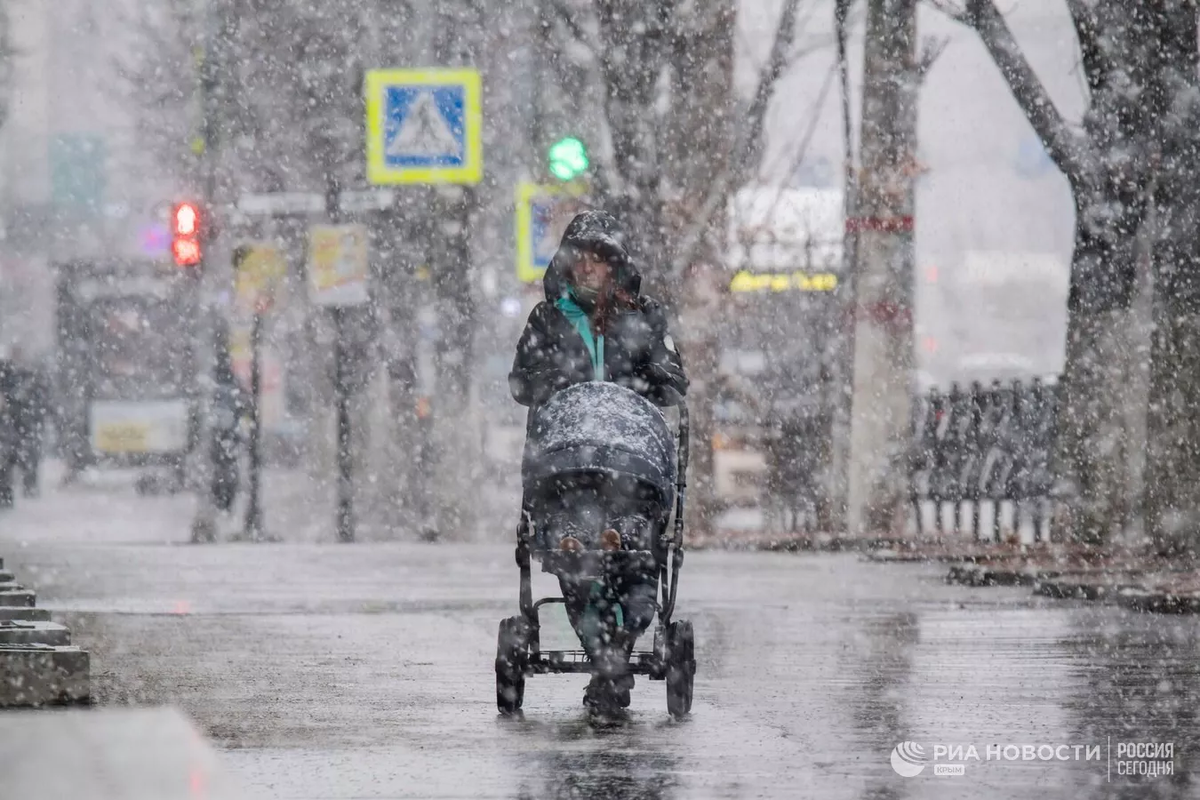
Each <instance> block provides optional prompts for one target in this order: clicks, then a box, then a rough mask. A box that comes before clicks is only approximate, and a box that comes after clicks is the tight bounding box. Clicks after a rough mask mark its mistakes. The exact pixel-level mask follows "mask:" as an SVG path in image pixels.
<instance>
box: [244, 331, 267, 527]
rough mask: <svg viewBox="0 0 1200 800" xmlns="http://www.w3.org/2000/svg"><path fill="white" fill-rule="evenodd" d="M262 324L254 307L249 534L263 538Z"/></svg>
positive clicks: (247, 514) (247, 505) (251, 367)
mask: <svg viewBox="0 0 1200 800" xmlns="http://www.w3.org/2000/svg"><path fill="white" fill-rule="evenodd" d="M262 326H263V310H262V309H261V308H257V307H256V308H255V309H254V322H253V324H252V327H251V328H250V403H251V406H250V441H249V442H248V447H249V450H250V453H249V455H250V476H249V477H250V496H249V497H248V498H246V522H245V536H246V538H247V539H249V540H250V541H259V540H261V539H262V538H263V520H262Z"/></svg>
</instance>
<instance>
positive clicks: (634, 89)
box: [541, 0, 811, 525]
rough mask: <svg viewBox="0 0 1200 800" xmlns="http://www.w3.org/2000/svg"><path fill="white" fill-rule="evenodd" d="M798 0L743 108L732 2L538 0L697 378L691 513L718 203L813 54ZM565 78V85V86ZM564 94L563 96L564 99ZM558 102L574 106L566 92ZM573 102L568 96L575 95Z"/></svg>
mask: <svg viewBox="0 0 1200 800" xmlns="http://www.w3.org/2000/svg"><path fill="white" fill-rule="evenodd" d="M800 7H801V3H800V0H785V2H784V4H783V7H782V10H781V12H780V17H779V22H778V25H777V28H776V31H775V36H774V38H773V42H772V47H771V52H770V55H769V57H768V59H767V61H766V63H764V64H763V65H762V67H761V70H760V73H759V79H758V83H757V86H756V89H755V92H754V94H753V96H752V99H751V101H750V103H749V105H748V106H744V105H743V104H741V103H739V101H738V98H737V97H736V94H735V92H734V90H733V49H734V42H733V37H734V31H735V29H736V25H735V20H736V4H735V3H734V2H733V0H707V2H697V3H685V2H680V1H679V0H654V1H653V2H638V1H637V0H543V2H542V7H541V8H542V14H543V17H544V20H545V25H546V26H547V27H548V28H549V29H550V30H551V31H552V36H551V42H550V45H551V46H550V50H551V60H552V67H553V68H552V70H551V71H552V72H553V73H554V74H555V75H556V76H558V80H559V82H560V83H561V84H562V86H561V88H562V89H563V91H562V93H561V94H562V95H569V96H574V97H577V96H578V95H579V94H580V91H579V87H580V85H581V84H582V85H583V86H584V87H586V88H585V89H584V91H583V92H582V94H583V95H584V96H585V97H590V98H592V99H594V100H596V101H597V102H596V103H595V106H594V107H593V108H586V107H581V106H580V105H578V104H576V105H574V108H573V115H574V117H575V118H576V119H579V118H583V119H586V124H587V129H588V130H591V131H594V132H595V136H596V139H597V140H598V147H597V148H596V149H597V153H596V156H597V158H596V160H597V162H598V168H597V182H598V184H599V190H600V194H601V196H602V197H604V198H605V199H606V200H607V202H608V203H609V204H610V205H611V207H613V209H614V210H616V211H617V213H618V214H619V215H620V216H621V217H622V218H623V219H624V220H625V222H626V224H628V225H629V226H630V228H631V229H632V230H631V234H632V236H631V239H632V242H633V244H634V246H635V250H636V251H637V252H636V253H635V255H636V256H637V257H638V258H639V259H640V260H641V261H643V262H644V263H647V264H649V265H651V266H652V269H651V270H648V273H649V274H648V275H647V284H648V286H650V287H651V289H652V291H654V292H656V293H657V294H659V295H660V296H661V297H662V298H663V299H664V300H665V301H666V302H667V304H668V306H670V307H671V308H672V309H673V311H674V312H675V314H676V315H677V317H678V321H679V323H680V331H679V339H680V342H681V352H683V355H684V358H685V360H686V362H687V367H688V371H689V376H690V377H691V379H692V382H693V389H692V391H691V393H690V402H689V408H690V409H691V411H692V415H693V426H694V435H693V442H695V443H696V448H695V450H694V453H693V461H692V464H693V466H692V470H691V472H692V477H691V480H692V481H693V483H694V484H695V485H697V486H698V487H699V490H698V491H696V492H694V493H693V497H696V498H700V500H701V502H698V503H696V504H694V505H693V507H692V510H693V512H695V513H694V514H693V522H694V523H697V524H700V525H704V524H707V522H708V521H709V519H710V512H711V511H713V510H715V508H713V507H711V506H710V507H705V504H704V502H703V500H706V499H707V500H711V499H712V497H713V494H714V493H713V492H712V491H711V486H712V452H711V442H712V433H713V428H712V419H711V412H712V405H713V398H714V396H715V391H716V378H717V356H718V346H717V341H718V338H717V337H718V336H719V334H720V329H721V326H722V325H721V314H722V313H723V312H724V309H725V308H726V306H727V303H726V302H725V300H724V295H725V294H726V293H727V291H728V287H727V285H726V284H725V281H723V280H722V276H723V270H722V269H721V268H720V267H721V265H722V261H723V258H724V249H725V240H724V237H725V231H726V228H725V216H724V214H725V209H726V206H727V204H728V200H729V197H730V196H731V195H732V193H733V192H734V191H735V190H736V188H737V185H738V183H739V182H740V181H741V180H743V179H744V176H745V175H747V174H749V173H751V172H752V171H753V168H754V166H755V160H756V159H757V157H758V155H759V153H760V152H761V149H762V148H761V143H762V138H763V128H764V121H765V118H766V113H767V110H768V107H769V105H770V102H771V100H772V98H773V97H774V94H775V86H776V85H777V82H778V79H779V77H780V76H781V75H782V74H783V73H784V72H785V70H786V69H787V67H788V66H789V65H790V64H792V63H795V60H796V59H798V58H801V57H803V56H804V55H807V54H809V53H810V52H811V49H801V50H800V51H799V52H797V51H796V49H795V48H794V46H793V45H794V40H795V32H796V30H797V16H798V11H799V9H800ZM572 86H573V87H574V89H575V90H574V91H571V89H570V88H568V87H572ZM564 99H567V98H564ZM567 102H571V101H570V99H567ZM576 103H577V101H576Z"/></svg>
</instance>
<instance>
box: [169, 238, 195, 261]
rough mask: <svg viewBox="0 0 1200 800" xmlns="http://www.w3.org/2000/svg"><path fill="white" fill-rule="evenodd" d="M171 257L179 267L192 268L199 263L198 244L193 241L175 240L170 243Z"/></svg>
mask: <svg viewBox="0 0 1200 800" xmlns="http://www.w3.org/2000/svg"><path fill="white" fill-rule="evenodd" d="M171 255H173V256H174V257H175V263H176V264H178V265H179V266H181V267H194V266H195V265H197V264H199V263H200V243H199V242H197V241H196V240H195V239H176V240H175V241H174V242H172V243H171Z"/></svg>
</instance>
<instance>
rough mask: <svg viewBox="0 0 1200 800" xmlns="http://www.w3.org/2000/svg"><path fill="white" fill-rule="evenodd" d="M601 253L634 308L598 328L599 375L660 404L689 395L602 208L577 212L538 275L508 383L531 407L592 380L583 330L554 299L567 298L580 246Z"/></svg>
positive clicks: (675, 356) (661, 319)
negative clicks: (534, 301)
mask: <svg viewBox="0 0 1200 800" xmlns="http://www.w3.org/2000/svg"><path fill="white" fill-rule="evenodd" d="M587 251H590V252H593V253H596V254H598V255H600V256H601V257H602V258H604V259H605V260H606V261H608V263H609V264H610V265H611V266H612V268H613V270H614V279H615V281H616V283H617V285H618V286H620V287H621V288H622V289H623V290H624V291H625V292H626V293H627V294H628V295H629V296H630V297H632V298H634V302H633V307H632V308H619V309H617V310H615V311H614V312H612V314H611V316H610V317H609V322H608V326H607V329H606V330H605V331H604V346H603V364H604V379H605V380H608V381H611V382H613V383H616V384H619V385H621V386H625V387H626V388H629V389H632V390H634V391H636V392H637V393H639V394H641V395H642V396H644V397H646V398H648V399H649V400H651V401H652V402H654V403H656V404H658V405H664V406H665V405H671V404H673V403H674V402H676V400H675V397H674V394H675V393H678V395H680V396H682V395H684V394H686V393H687V387H688V380H687V377H686V376H685V375H684V371H683V362H682V360H681V359H680V356H679V351H678V350H677V349H676V347H675V343H674V341H673V340H672V339H671V336H670V334H669V333H668V332H667V319H666V315H665V314H664V313H663V309H662V307H661V306H660V305H659V304H658V303H657V302H655V301H654V300H652V299H650V298H649V297H646V296H645V295H642V294H641V286H642V276H641V275H640V274H638V271H637V268H636V267H635V266H634V264H633V261H632V260H631V259H630V257H629V252H628V250H627V249H626V247H625V245H624V243H623V242H622V238H621V233H620V231H619V229H618V226H617V222H616V220H615V219H614V218H613V217H612V216H611V215H609V214H606V213H605V212H602V211H587V212H584V213H582V214H579V215H578V216H576V217H575V219H573V220H572V221H571V224H570V225H568V226H567V229H566V231H565V232H564V233H563V238H562V242H561V243H560V244H559V248H558V252H556V253H555V255H554V258H553V259H551V261H550V265H549V267H547V269H546V274H545V276H544V277H543V278H542V286H543V288H544V289H545V293H546V299H545V300H544V301H543V302H541V303H538V305H537V307H535V308H534V309H533V311H532V312H531V313H530V315H529V321H528V322H527V323H526V325H525V330H524V332H522V334H521V340H520V342H518V344H517V355H516V358H515V360H514V361H513V368H512V372H511V373H509V376H508V382H509V387H510V388H511V390H512V395H513V398H514V399H515V400H516V401H517V402H518V403H520V404H521V405H524V406H529V407H530V408H536V407H537V406H539V405H541V404H542V403H544V402H546V401H547V400H548V399H550V396H551V395H553V394H554V393H555V392H557V391H559V390H561V389H564V388H566V387H568V386H573V385H574V384H577V383H583V382H586V381H589V380H593V379H594V377H595V375H594V370H593V363H592V353H591V350H590V349H589V347H588V345H587V344H586V343H585V341H584V339H583V335H582V334H581V333H580V332H579V331H578V330H577V329H576V327H575V326H574V325H573V324H572V322H571V320H569V319H568V317H567V315H566V314H565V313H564V311H563V310H560V307H559V305H558V304H559V303H560V301H561V300H562V298H564V297H568V296H569V292H570V285H569V283H568V277H567V273H568V270H569V269H570V267H571V265H572V264H574V263H575V260H576V259H577V257H578V255H579V253H580V252H587Z"/></svg>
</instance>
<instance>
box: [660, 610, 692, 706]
mask: <svg viewBox="0 0 1200 800" xmlns="http://www.w3.org/2000/svg"><path fill="white" fill-rule="evenodd" d="M666 650H667V652H666V666H667V674H666V680H667V712H668V713H669V714H670V715H671V716H672V717H674V718H675V719H679V718H681V717H685V716H687V715H688V714H689V713H690V712H691V710H692V684H693V682H694V681H695V678H696V646H695V639H694V636H693V634H692V623H690V622H688V621H687V620H679V621H678V622H672V623H671V625H670V627H669V628H668V629H667V636H666Z"/></svg>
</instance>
